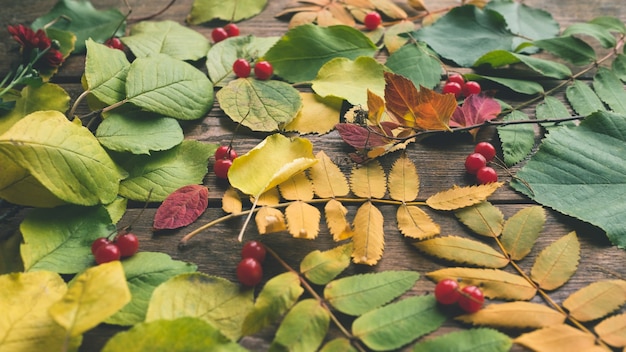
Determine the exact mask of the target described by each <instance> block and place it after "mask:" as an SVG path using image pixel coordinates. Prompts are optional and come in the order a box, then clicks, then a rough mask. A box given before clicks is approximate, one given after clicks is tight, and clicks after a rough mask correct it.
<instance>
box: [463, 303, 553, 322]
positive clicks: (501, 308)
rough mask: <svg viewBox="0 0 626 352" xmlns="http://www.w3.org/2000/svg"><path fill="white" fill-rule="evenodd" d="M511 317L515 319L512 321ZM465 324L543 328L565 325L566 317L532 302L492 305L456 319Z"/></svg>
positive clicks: (543, 305)
mask: <svg viewBox="0 0 626 352" xmlns="http://www.w3.org/2000/svg"><path fill="white" fill-rule="evenodd" d="M511 317H515V318H514V319H512V318H511ZM455 319H457V320H460V321H462V322H464V323H471V324H474V325H487V326H490V327H496V328H514V329H522V328H533V329H537V328H542V327H547V326H553V325H558V324H563V323H564V322H565V315H564V314H563V313H561V312H559V311H557V310H554V309H552V308H549V307H547V306H546V305H545V304H540V303H532V302H508V303H500V304H490V305H488V306H486V307H485V308H483V309H481V310H479V311H478V312H476V313H473V314H464V315H461V316H458V317H456V318H455Z"/></svg>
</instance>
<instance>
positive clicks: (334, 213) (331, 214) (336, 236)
mask: <svg viewBox="0 0 626 352" xmlns="http://www.w3.org/2000/svg"><path fill="white" fill-rule="evenodd" d="M346 214H348V209H346V207H344V206H343V204H341V202H339V201H338V200H336V199H331V200H329V201H328V202H327V203H326V205H325V206H324V216H325V217H326V225H327V226H328V230H329V231H330V234H331V235H333V240H335V241H342V240H345V239H347V238H350V237H352V236H353V235H354V232H353V231H352V226H350V223H349V222H348V220H347V219H346Z"/></svg>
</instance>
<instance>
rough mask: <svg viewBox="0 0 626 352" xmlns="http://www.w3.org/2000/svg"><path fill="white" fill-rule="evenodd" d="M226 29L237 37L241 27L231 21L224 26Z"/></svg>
mask: <svg viewBox="0 0 626 352" xmlns="http://www.w3.org/2000/svg"><path fill="white" fill-rule="evenodd" d="M224 30H225V31H226V33H228V36H229V37H236V36H238V35H239V27H237V25H236V24H234V23H229V24H227V25H225V26H224Z"/></svg>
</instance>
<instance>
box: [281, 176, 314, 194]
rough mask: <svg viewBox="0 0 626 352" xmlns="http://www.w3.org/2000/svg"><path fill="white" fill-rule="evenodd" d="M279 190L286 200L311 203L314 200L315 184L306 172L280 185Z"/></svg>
mask: <svg viewBox="0 0 626 352" xmlns="http://www.w3.org/2000/svg"><path fill="white" fill-rule="evenodd" d="M278 189H279V191H280V194H281V195H282V196H283V198H284V199H286V200H303V201H309V200H311V199H313V184H312V183H311V180H309V178H308V177H307V176H306V174H305V173H304V171H302V172H299V173H297V174H295V175H293V176H292V177H290V178H289V179H287V180H286V181H284V182H283V183H281V184H279V185H278Z"/></svg>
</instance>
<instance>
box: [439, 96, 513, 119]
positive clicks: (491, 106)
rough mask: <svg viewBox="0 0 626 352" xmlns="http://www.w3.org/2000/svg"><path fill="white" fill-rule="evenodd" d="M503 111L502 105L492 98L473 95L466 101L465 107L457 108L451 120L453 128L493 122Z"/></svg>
mask: <svg viewBox="0 0 626 352" xmlns="http://www.w3.org/2000/svg"><path fill="white" fill-rule="evenodd" d="M501 111H502V108H501V107H500V104H498V102H497V101H495V100H494V99H492V98H488V97H485V96H482V95H477V94H473V95H470V96H469V97H467V98H466V99H465V102H464V103H463V106H460V107H457V108H456V110H455V111H454V114H452V118H451V119H450V126H451V127H465V126H472V125H479V124H481V123H483V122H485V121H488V120H493V119H495V118H496V117H498V115H499V114H500V112H501Z"/></svg>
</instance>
